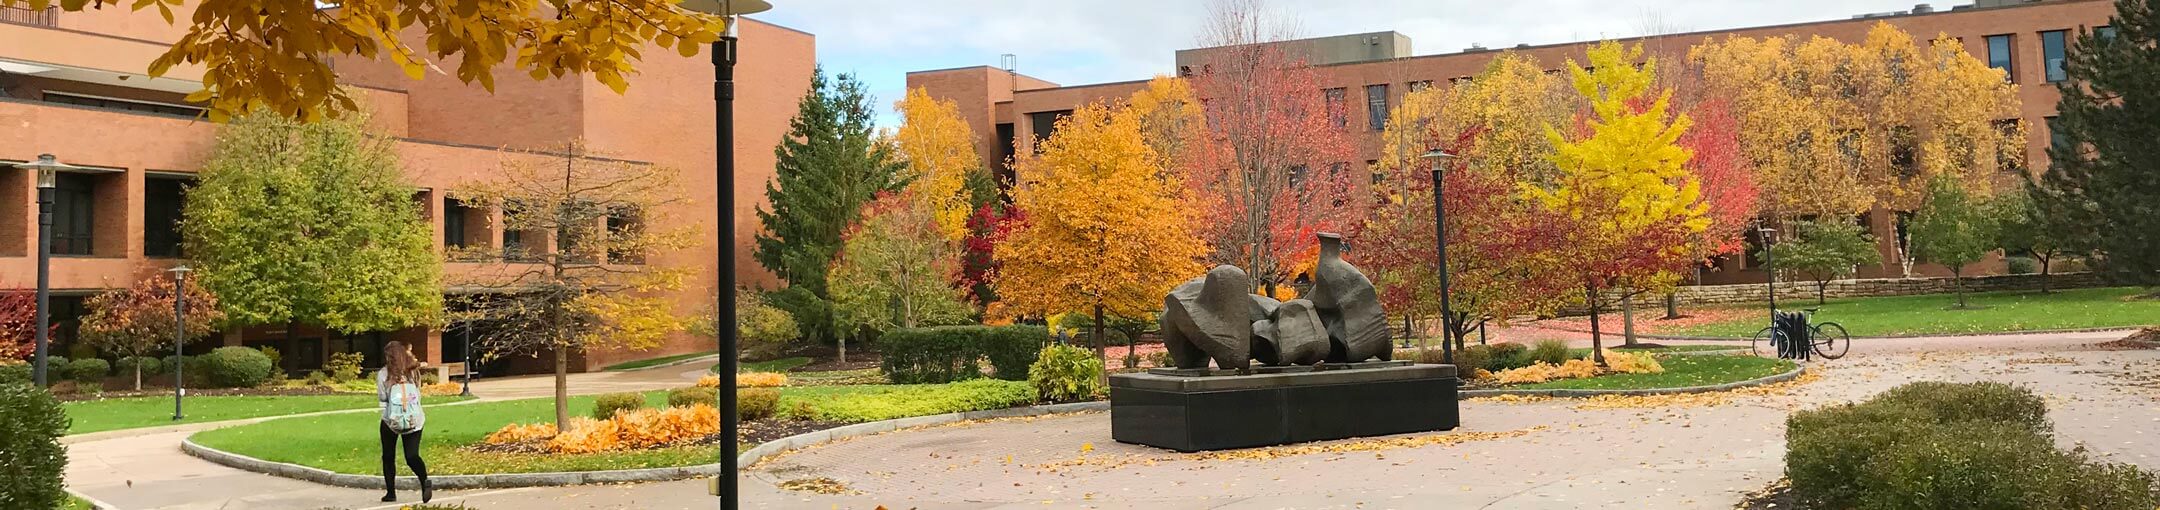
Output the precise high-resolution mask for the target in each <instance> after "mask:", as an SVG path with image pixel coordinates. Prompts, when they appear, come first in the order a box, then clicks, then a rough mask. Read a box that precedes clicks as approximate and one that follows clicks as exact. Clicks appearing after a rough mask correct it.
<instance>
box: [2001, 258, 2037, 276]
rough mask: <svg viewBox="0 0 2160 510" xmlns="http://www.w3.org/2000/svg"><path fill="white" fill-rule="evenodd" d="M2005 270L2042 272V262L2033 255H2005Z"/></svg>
mask: <svg viewBox="0 0 2160 510" xmlns="http://www.w3.org/2000/svg"><path fill="white" fill-rule="evenodd" d="M2003 270H2004V272H2007V273H2010V274H2033V273H2038V272H2040V263H2039V262H2037V261H2034V260H2033V259H2032V257H2004V258H2003Z"/></svg>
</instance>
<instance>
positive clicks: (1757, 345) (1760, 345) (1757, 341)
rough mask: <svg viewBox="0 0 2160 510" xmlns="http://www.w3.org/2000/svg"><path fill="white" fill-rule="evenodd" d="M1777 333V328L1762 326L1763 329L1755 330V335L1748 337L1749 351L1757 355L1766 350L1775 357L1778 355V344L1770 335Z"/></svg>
mask: <svg viewBox="0 0 2160 510" xmlns="http://www.w3.org/2000/svg"><path fill="white" fill-rule="evenodd" d="M1775 334H1777V328H1762V331H1757V332H1755V336H1754V337H1752V338H1749V339H1748V352H1750V353H1753V354H1755V355H1756V356H1761V355H1763V354H1764V353H1766V352H1767V353H1769V354H1770V355H1771V356H1773V357H1775V356H1777V345H1776V344H1774V343H1772V342H1771V341H1770V336H1771V335H1775Z"/></svg>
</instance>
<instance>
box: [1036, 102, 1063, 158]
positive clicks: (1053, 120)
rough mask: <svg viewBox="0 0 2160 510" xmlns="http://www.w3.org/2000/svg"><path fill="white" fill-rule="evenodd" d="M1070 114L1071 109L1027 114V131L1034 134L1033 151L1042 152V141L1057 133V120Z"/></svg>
mask: <svg viewBox="0 0 2160 510" xmlns="http://www.w3.org/2000/svg"><path fill="white" fill-rule="evenodd" d="M1070 116H1072V110H1057V111H1048V112H1035V113H1030V114H1028V124H1029V126H1028V127H1029V131H1031V132H1032V133H1033V134H1034V135H1035V151H1036V152H1042V143H1043V141H1044V140H1049V139H1050V135H1053V134H1056V133H1057V122H1058V121H1060V120H1064V119H1065V118H1066V117H1070Z"/></svg>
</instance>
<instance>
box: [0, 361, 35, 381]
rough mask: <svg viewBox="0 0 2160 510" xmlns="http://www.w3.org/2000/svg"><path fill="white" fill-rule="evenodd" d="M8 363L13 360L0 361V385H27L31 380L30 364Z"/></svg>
mask: <svg viewBox="0 0 2160 510" xmlns="http://www.w3.org/2000/svg"><path fill="white" fill-rule="evenodd" d="M8 361H13V360H7V361H0V384H27V383H29V382H30V379H31V374H30V364H29V363H10V362H8Z"/></svg>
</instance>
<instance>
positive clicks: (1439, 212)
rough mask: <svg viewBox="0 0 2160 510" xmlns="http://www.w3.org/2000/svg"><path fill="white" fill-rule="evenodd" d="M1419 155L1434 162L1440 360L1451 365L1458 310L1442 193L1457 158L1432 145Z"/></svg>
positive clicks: (1453, 355) (1434, 224) (1445, 207)
mask: <svg viewBox="0 0 2160 510" xmlns="http://www.w3.org/2000/svg"><path fill="white" fill-rule="evenodd" d="M1418 157H1420V158H1423V159H1424V160H1426V161H1430V162H1432V201H1433V234H1434V235H1435V237H1437V238H1438V239H1439V243H1440V245H1439V246H1437V247H1436V248H1438V251H1439V256H1440V262H1439V263H1440V267H1439V269H1440V362H1442V363H1447V364H1450V365H1452V364H1454V363H1455V328H1453V327H1450V326H1449V325H1448V321H1449V320H1451V319H1454V318H1455V313H1454V309H1453V308H1452V307H1451V305H1449V302H1450V301H1453V300H1452V299H1450V293H1449V289H1448V270H1447V200H1446V199H1445V198H1443V197H1442V195H1445V193H1444V190H1445V189H1446V185H1445V184H1443V183H1442V181H1441V179H1440V174H1441V171H1442V170H1444V169H1445V168H1444V167H1445V166H1446V165H1447V163H1448V161H1450V160H1453V159H1455V155H1454V154H1450V153H1448V151H1444V150H1440V149H1433V150H1432V151H1430V152H1426V153H1425V154H1424V155H1422V156H1418Z"/></svg>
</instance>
